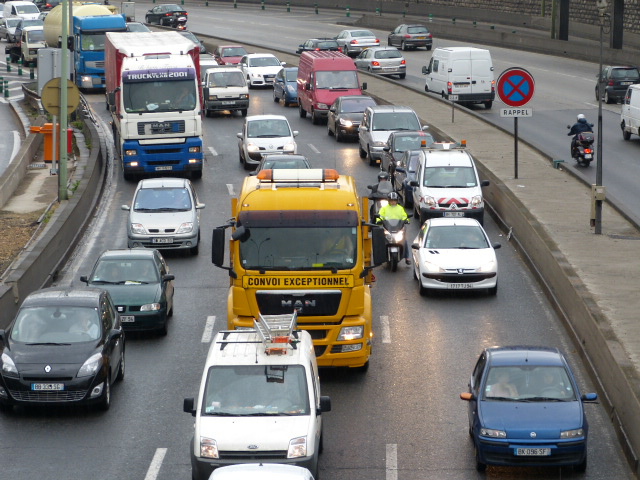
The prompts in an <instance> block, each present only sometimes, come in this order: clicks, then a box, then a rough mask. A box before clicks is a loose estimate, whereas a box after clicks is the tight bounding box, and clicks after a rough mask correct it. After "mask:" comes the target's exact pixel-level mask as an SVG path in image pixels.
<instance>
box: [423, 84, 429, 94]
mask: <svg viewBox="0 0 640 480" xmlns="http://www.w3.org/2000/svg"><path fill="white" fill-rule="evenodd" d="M424 91H425V92H427V93H429V85H427V84H426V83H425V84H424Z"/></svg>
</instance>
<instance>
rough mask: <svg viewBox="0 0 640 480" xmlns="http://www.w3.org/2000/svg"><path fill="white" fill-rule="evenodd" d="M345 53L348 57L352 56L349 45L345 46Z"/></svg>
mask: <svg viewBox="0 0 640 480" xmlns="http://www.w3.org/2000/svg"><path fill="white" fill-rule="evenodd" d="M344 54H345V55H346V56H347V57H350V56H351V53H349V47H347V46H346V45H345V46H344Z"/></svg>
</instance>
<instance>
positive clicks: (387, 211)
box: [376, 192, 411, 265]
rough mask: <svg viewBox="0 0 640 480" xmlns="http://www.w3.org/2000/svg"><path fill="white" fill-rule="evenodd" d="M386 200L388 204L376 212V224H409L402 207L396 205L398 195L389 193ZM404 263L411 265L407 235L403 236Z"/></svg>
mask: <svg viewBox="0 0 640 480" xmlns="http://www.w3.org/2000/svg"><path fill="white" fill-rule="evenodd" d="M387 198H388V199H389V203H388V204H387V205H385V206H384V207H382V208H381V209H380V211H379V212H378V219H377V220H376V223H381V222H382V221H383V220H404V221H405V223H409V216H408V215H407V212H406V211H405V209H404V207H403V206H402V205H400V204H399V203H398V194H397V193H396V192H391V193H390V194H389V195H388V196H387ZM403 254H404V262H405V263H406V264H407V265H410V264H411V261H410V260H409V243H408V242H407V235H406V234H405V236H404V247H403Z"/></svg>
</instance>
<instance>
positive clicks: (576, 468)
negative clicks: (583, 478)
mask: <svg viewBox="0 0 640 480" xmlns="http://www.w3.org/2000/svg"><path fill="white" fill-rule="evenodd" d="M586 470H587V457H584V460H583V461H582V462H580V463H579V464H577V465H574V466H573V471H574V472H576V473H584V472H586Z"/></svg>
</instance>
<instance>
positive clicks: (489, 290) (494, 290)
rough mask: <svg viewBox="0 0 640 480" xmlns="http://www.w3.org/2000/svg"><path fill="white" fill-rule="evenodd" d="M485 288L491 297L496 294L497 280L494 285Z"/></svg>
mask: <svg viewBox="0 0 640 480" xmlns="http://www.w3.org/2000/svg"><path fill="white" fill-rule="evenodd" d="M487 290H488V293H489V295H491V296H492V297H495V296H496V295H497V294H498V282H496V286H495V287H491V288H488V289H487Z"/></svg>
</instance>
